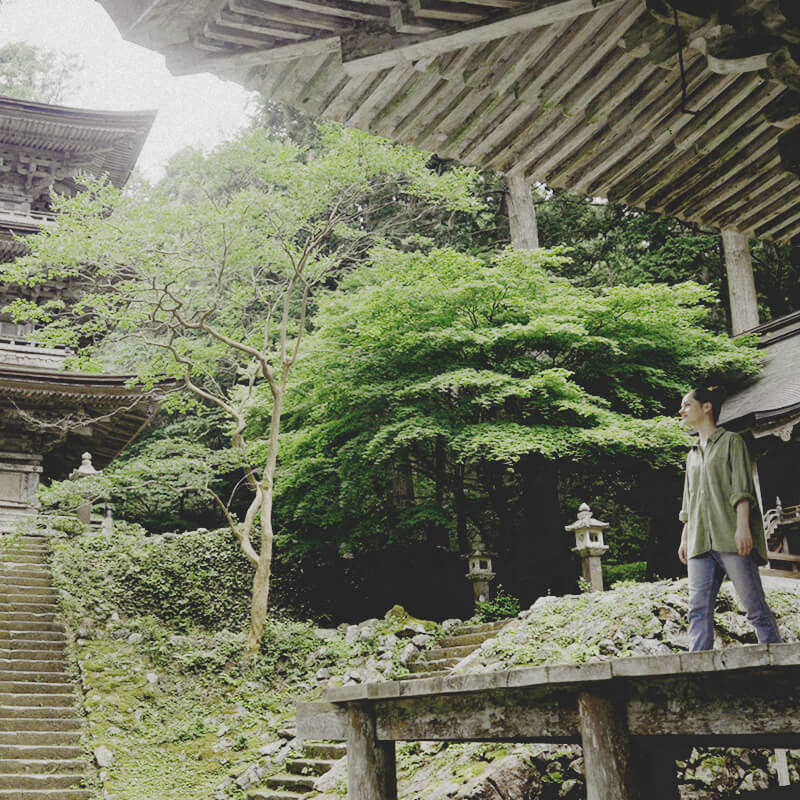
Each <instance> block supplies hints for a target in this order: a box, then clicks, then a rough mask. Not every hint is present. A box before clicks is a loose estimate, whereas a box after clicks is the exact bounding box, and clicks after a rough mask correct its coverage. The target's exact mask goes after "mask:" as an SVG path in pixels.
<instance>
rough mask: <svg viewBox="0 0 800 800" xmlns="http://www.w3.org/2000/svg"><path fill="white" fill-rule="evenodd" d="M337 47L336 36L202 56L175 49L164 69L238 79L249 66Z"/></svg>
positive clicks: (337, 50)
mask: <svg viewBox="0 0 800 800" xmlns="http://www.w3.org/2000/svg"><path fill="white" fill-rule="evenodd" d="M339 45H340V41H339V37H338V36H325V37H322V38H320V39H310V40H308V41H305V42H297V43H296V44H286V45H281V46H278V47H272V48H259V49H257V50H247V51H239V52H232V53H219V54H218V55H217V54H213V55H205V56H201V55H199V54H198V53H197V51H196V50H195V49H194V48H178V47H176V48H173V49H172V50H171V51H169V52H168V53H167V66H168V67H169V70H170V72H172V73H173V74H174V75H185V74H187V73H194V72H203V71H211V72H216V73H217V74H220V75H229V76H232V77H234V78H238V76H239V75H240V73H241V72H242V71H244V70H249V69H251V68H252V67H261V66H265V65H268V64H280V63H284V62H287V61H294V60H296V59H298V58H309V57H314V56H319V55H323V54H325V53H338V52H339Z"/></svg>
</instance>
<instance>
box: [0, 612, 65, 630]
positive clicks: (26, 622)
mask: <svg viewBox="0 0 800 800" xmlns="http://www.w3.org/2000/svg"><path fill="white" fill-rule="evenodd" d="M4 616H6V615H0V631H26V632H29V631H49V632H52V633H63V632H64V623H63V622H56V621H55V620H54V619H50V620H35V619H4Z"/></svg>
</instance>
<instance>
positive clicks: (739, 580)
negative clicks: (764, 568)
mask: <svg viewBox="0 0 800 800" xmlns="http://www.w3.org/2000/svg"><path fill="white" fill-rule="evenodd" d="M726 574H727V576H728V577H729V578H730V579H731V583H733V586H734V588H735V589H736V594H737V595H738V597H739V601H740V602H741V604H742V605H743V606H744V608H745V611H746V612H747V619H748V620H750V624H751V625H752V626H753V627H754V628H755V630H756V638H757V639H758V641H759V643H760V644H763V643H765V642H780V641H781V635H780V633H779V632H778V623H777V622H775V615H774V614H773V613H772V610H771V609H770V607H769V606H768V605H767V601H766V600H765V599H764V589H763V587H762V586H761V576H760V575H759V574H758V567H757V566H756V564H755V562H754V561H753V559H752V558H751V557H750V556H740V555H739V554H738V553H720V552H719V551H717V550H711V551H710V552H709V553H704V554H703V555H702V556H695V557H694V558H690V559H689V649H690V650H692V651H695V650H712V649H713V648H714V601H715V600H716V599H717V594H718V593H719V587H720V586H721V584H722V579H723V577H724V576H725V575H726Z"/></svg>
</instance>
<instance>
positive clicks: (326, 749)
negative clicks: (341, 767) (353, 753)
mask: <svg viewBox="0 0 800 800" xmlns="http://www.w3.org/2000/svg"><path fill="white" fill-rule="evenodd" d="M303 755H305V756H308V757H309V758H327V759H329V760H330V761H337V760H338V759H340V758H342V757H343V756H346V755H347V745H346V744H344V743H343V742H304V743H303Z"/></svg>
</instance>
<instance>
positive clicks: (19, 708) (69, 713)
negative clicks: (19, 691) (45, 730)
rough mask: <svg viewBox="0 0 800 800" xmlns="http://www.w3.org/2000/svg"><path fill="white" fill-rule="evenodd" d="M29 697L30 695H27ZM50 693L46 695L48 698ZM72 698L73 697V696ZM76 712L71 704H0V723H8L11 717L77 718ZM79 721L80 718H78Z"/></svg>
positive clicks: (32, 718)
mask: <svg viewBox="0 0 800 800" xmlns="http://www.w3.org/2000/svg"><path fill="white" fill-rule="evenodd" d="M29 697H30V695H29ZM50 697H52V695H49V696H48V699H49V698H50ZM73 699H74V698H73ZM76 715H77V712H76V711H75V709H74V708H73V707H72V705H71V704H70V705H65V706H60V705H40V704H36V705H34V704H31V705H27V706H26V705H24V704H22V703H20V704H18V705H13V704H6V705H1V706H0V724H3V725H8V724H10V721H11V720H12V719H20V720H26V719H27V720H34V719H51V720H52V719H78V720H79V718H78V717H77V716H76ZM79 721H80V720H79Z"/></svg>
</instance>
